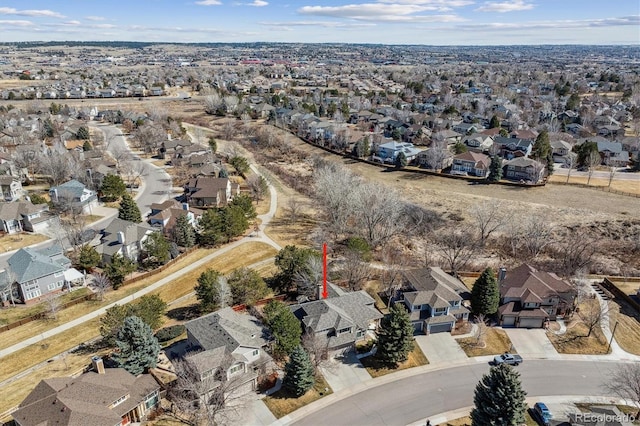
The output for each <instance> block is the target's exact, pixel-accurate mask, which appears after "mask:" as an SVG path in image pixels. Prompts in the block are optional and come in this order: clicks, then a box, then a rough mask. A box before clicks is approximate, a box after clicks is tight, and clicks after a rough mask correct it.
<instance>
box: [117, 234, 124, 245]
mask: <svg viewBox="0 0 640 426" xmlns="http://www.w3.org/2000/svg"><path fill="white" fill-rule="evenodd" d="M116 235H117V236H118V243H120V244H124V232H122V231H120V232H118V233H117V234H116Z"/></svg>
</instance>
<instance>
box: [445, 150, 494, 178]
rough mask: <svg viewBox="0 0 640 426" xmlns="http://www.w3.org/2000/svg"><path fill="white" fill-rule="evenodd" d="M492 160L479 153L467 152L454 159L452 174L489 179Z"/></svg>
mask: <svg viewBox="0 0 640 426" xmlns="http://www.w3.org/2000/svg"><path fill="white" fill-rule="evenodd" d="M490 164H491V159H490V158H489V156H488V155H485V154H481V153H479V152H472V151H467V152H463V153H462V154H458V155H455V156H454V157H453V164H452V165H451V174H456V173H460V174H464V173H466V174H468V175H471V176H479V177H487V175H488V174H489V165H490Z"/></svg>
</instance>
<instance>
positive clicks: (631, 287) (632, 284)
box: [609, 278, 640, 303]
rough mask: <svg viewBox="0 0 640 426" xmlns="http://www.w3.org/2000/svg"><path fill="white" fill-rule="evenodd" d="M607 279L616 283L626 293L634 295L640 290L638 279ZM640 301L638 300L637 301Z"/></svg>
mask: <svg viewBox="0 0 640 426" xmlns="http://www.w3.org/2000/svg"><path fill="white" fill-rule="evenodd" d="M609 280H610V281H611V282H612V283H614V284H615V285H616V287H618V288H619V289H620V290H621V291H623V292H624V294H626V295H629V296H631V295H634V294H636V292H637V291H638V290H640V281H624V280H623V279H620V280H617V279H611V278H609ZM639 303H640V302H639Z"/></svg>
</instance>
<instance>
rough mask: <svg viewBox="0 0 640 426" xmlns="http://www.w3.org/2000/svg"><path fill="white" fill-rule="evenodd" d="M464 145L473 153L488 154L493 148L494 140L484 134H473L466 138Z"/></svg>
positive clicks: (463, 141)
mask: <svg viewBox="0 0 640 426" xmlns="http://www.w3.org/2000/svg"><path fill="white" fill-rule="evenodd" d="M462 143H464V144H465V145H466V146H467V147H469V150H471V151H479V152H488V151H489V150H490V149H491V147H492V146H493V138H492V137H491V136H487V135H485V134H482V133H473V134H471V135H468V136H465V137H464V139H462Z"/></svg>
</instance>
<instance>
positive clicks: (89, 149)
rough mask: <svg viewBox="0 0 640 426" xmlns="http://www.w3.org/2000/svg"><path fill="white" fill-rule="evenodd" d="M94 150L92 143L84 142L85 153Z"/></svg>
mask: <svg viewBox="0 0 640 426" xmlns="http://www.w3.org/2000/svg"><path fill="white" fill-rule="evenodd" d="M92 149H93V145H91V142H89V141H84V143H83V144H82V150H83V151H85V152H86V151H91V150H92Z"/></svg>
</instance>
